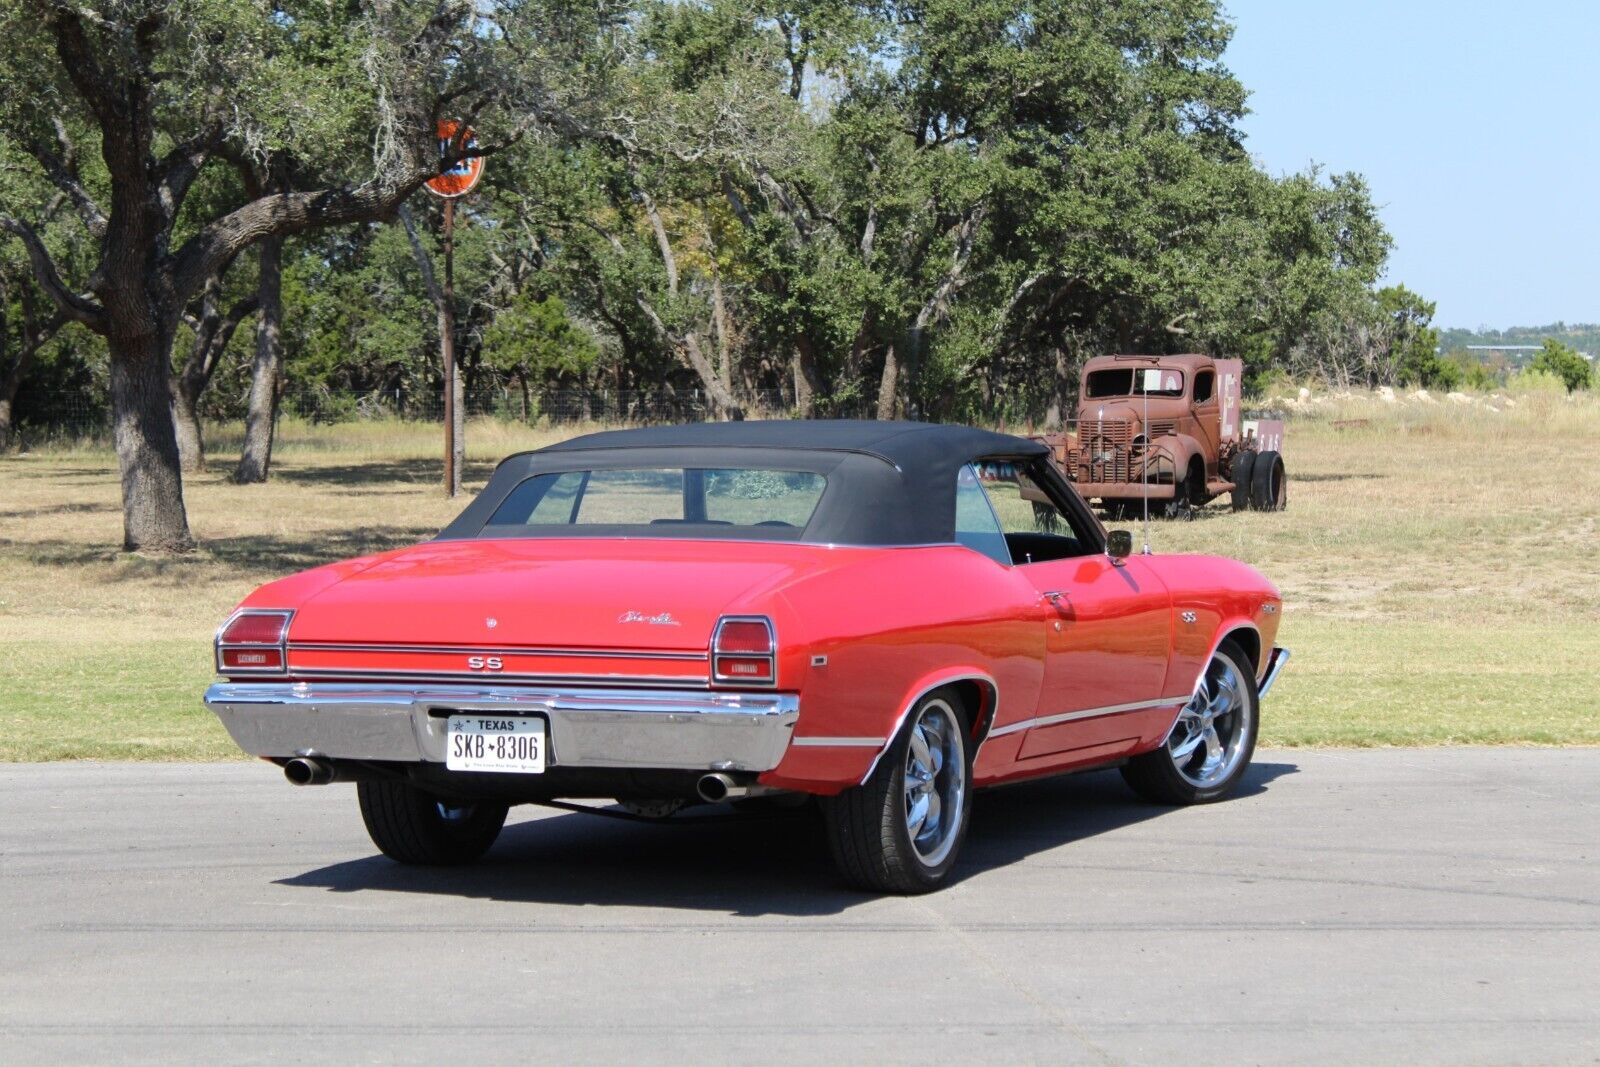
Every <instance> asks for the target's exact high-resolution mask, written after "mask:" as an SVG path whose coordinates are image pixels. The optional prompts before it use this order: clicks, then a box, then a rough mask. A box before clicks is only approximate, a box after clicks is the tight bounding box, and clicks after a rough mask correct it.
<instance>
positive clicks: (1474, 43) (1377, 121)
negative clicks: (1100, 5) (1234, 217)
mask: <svg viewBox="0 0 1600 1067" xmlns="http://www.w3.org/2000/svg"><path fill="white" fill-rule="evenodd" d="M1224 3H1225V4H1226V7H1227V10H1228V13H1229V15H1230V16H1231V18H1232V20H1233V22H1234V23H1235V24H1236V27H1237V29H1236V32H1235V35H1234V41H1233V44H1232V45H1231V46H1230V47H1229V49H1228V53H1227V56H1226V63H1227V65H1228V66H1229V67H1230V68H1231V69H1232V70H1233V71H1234V73H1235V74H1237V75H1238V76H1239V79H1240V80H1241V81H1242V82H1243V83H1244V85H1245V87H1246V88H1247V89H1249V90H1250V91H1251V96H1250V108H1251V111H1252V114H1250V115H1249V116H1247V117H1246V118H1245V120H1244V124H1243V128H1244V130H1245V132H1246V134H1248V140H1247V142H1246V143H1247V146H1248V148H1249V149H1250V151H1251V152H1252V153H1253V154H1254V155H1255V156H1256V157H1257V158H1258V159H1259V160H1260V162H1261V163H1262V164H1263V165H1264V166H1265V167H1266V168H1267V169H1268V170H1269V171H1271V172H1273V173H1281V172H1286V171H1294V170H1299V169H1301V168H1303V167H1305V166H1306V165H1307V164H1309V163H1312V162H1316V163H1321V164H1323V165H1324V166H1325V167H1326V168H1327V169H1329V170H1334V171H1342V170H1355V171H1360V172H1361V173H1363V174H1365V175H1366V176H1367V178H1368V180H1369V181H1370V182H1371V184H1372V190H1373V196H1374V198H1375V199H1376V200H1377V202H1378V203H1379V204H1380V205H1381V206H1382V214H1383V220H1384V222H1385V224H1386V225H1387V226H1388V228H1389V232H1390V233H1391V234H1392V235H1393V237H1394V241H1395V248H1394V252H1393V255H1392V256H1391V258H1390V263H1389V274H1388V279H1387V280H1388V281H1390V282H1404V283H1405V284H1406V285H1408V286H1410V287H1411V288H1412V289H1415V290H1417V291H1418V292H1420V293H1422V295H1423V296H1425V297H1427V298H1428V299H1430V300H1436V301H1438V304H1439V310H1438V314H1437V316H1436V318H1435V320H1434V321H1435V323H1436V324H1438V325H1442V326H1467V327H1476V326H1479V325H1488V326H1493V327H1506V326H1534V325H1542V324H1545V323H1549V322H1553V321H1555V320H1558V319H1560V320H1564V321H1566V322H1569V323H1571V322H1600V3H1597V2H1596V0H1525V2H1523V3H1513V4H1506V3H1495V4H1488V3H1482V2H1479V0H1460V2H1456V3H1447V2H1441V0H1390V2H1387V3H1384V2H1377V0H1331V2H1330V0H1324V2H1315V0H1224Z"/></svg>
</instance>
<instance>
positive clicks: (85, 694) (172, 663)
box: [0, 637, 244, 762]
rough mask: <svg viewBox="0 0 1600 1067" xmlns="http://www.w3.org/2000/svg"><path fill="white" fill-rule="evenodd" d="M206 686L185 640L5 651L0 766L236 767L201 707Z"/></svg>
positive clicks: (205, 654) (204, 670)
mask: <svg viewBox="0 0 1600 1067" xmlns="http://www.w3.org/2000/svg"><path fill="white" fill-rule="evenodd" d="M211 681H212V670H211V653H210V649H209V648H207V647H206V644H205V642H203V641H199V642H197V641H195V640H193V639H192V638H176V639H175V638H170V637H169V638H154V639H149V640H139V641H130V640H122V641H107V640H94V641H84V642H65V641H28V640H23V641H11V642H8V643H7V645H6V649H5V656H4V658H3V659H0V761H8V762H10V761H17V760H58V759H117V760H140V759H145V760H172V759H181V760H214V759H243V758H244V757H243V755H242V754H241V753H240V751H239V749H238V748H237V747H236V746H235V745H234V744H233V742H232V740H230V739H229V737H228V734H227V731H225V730H224V729H223V728H222V726H221V724H220V723H219V722H218V721H217V718H216V716H215V715H212V714H211V712H209V711H207V710H206V708H205V706H204V705H203V704H201V703H200V694H201V693H203V692H204V691H205V687H206V686H207V685H209V684H210V683H211Z"/></svg>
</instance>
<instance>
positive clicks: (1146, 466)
mask: <svg viewBox="0 0 1600 1067" xmlns="http://www.w3.org/2000/svg"><path fill="white" fill-rule="evenodd" d="M1140 373H1141V375H1142V376H1143V378H1144V381H1142V382H1140V383H1139V385H1140V388H1141V390H1142V391H1143V392H1144V426H1143V427H1142V429H1143V430H1144V462H1143V463H1141V464H1139V481H1140V482H1141V483H1142V489H1143V492H1141V493H1140V494H1139V495H1140V496H1141V497H1142V498H1143V500H1144V553H1143V554H1144V555H1146V556H1148V555H1150V445H1151V441H1150V371H1149V370H1143V371H1141V372H1140ZM1157 373H1160V372H1159V371H1158V372H1157Z"/></svg>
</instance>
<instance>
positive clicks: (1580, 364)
mask: <svg viewBox="0 0 1600 1067" xmlns="http://www.w3.org/2000/svg"><path fill="white" fill-rule="evenodd" d="M1528 368H1529V369H1530V370H1532V371H1535V372H1540V373H1545V374H1552V375H1554V376H1555V377H1557V378H1560V379H1561V381H1562V384H1564V385H1565V386H1566V387H1567V392H1569V393H1573V392H1577V391H1578V390H1579V389H1587V388H1588V387H1589V383H1590V382H1591V381H1592V380H1593V378H1594V369H1593V368H1592V367H1590V366H1589V361H1588V360H1586V359H1584V358H1583V357H1582V356H1580V355H1579V354H1578V352H1577V350H1576V349H1574V348H1571V347H1569V346H1567V345H1564V344H1562V343H1561V342H1560V341H1557V340H1556V339H1555V338H1553V337H1547V338H1545V341H1544V346H1543V347H1542V348H1540V349H1539V352H1538V354H1536V355H1535V356H1534V357H1533V362H1532V363H1530V364H1529V365H1528Z"/></svg>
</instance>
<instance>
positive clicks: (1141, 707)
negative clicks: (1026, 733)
mask: <svg viewBox="0 0 1600 1067" xmlns="http://www.w3.org/2000/svg"><path fill="white" fill-rule="evenodd" d="M1188 700H1189V697H1187V696H1175V697H1162V698H1160V699H1159V700H1136V701H1133V702H1132V703H1129V704H1107V705H1106V706H1105V707H1101V708H1084V709H1083V710H1082V711H1064V712H1061V713H1060V714H1057V715H1038V716H1035V717H1034V718H1031V719H1023V720H1022V721H1021V722H1013V723H1008V724H1006V725H1005V726H1002V727H1000V728H999V729H998V730H990V731H989V736H990V737H1004V736H1006V735H1007V734H1014V733H1017V732H1018V731H1020V730H1030V729H1033V728H1035V727H1041V726H1056V725H1058V724H1060V723H1064V722H1076V721H1077V720H1079V719H1098V718H1101V717H1102V716H1105V715H1126V714H1128V713H1129V712H1133V711H1148V710H1150V709H1151V708H1165V707H1170V706H1171V705H1173V704H1183V703H1186V702H1187V701H1188Z"/></svg>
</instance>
